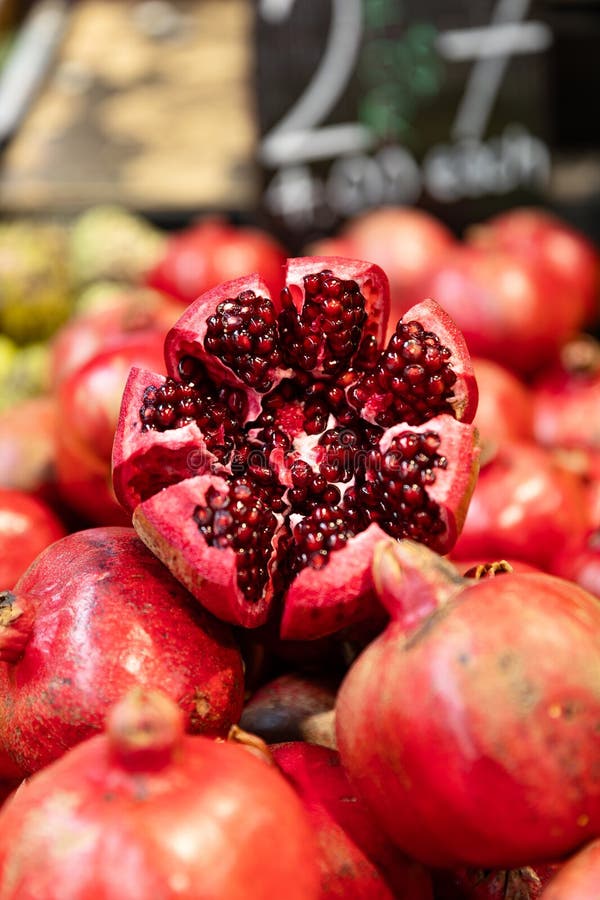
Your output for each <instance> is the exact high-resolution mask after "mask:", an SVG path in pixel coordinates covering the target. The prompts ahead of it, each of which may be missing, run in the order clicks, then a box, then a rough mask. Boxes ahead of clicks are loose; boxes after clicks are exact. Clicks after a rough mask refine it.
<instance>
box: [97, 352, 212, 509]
mask: <svg viewBox="0 0 600 900" xmlns="http://www.w3.org/2000/svg"><path fill="white" fill-rule="evenodd" d="M165 381H166V377H165V376H164V375H157V374H156V373H155V372H151V371H150V370H148V369H142V368H139V367H137V366H134V367H133V368H132V369H131V371H130V373H129V377H128V379H127V383H126V385H125V390H124V392H123V400H122V402H121V411H120V413H119V421H118V423H117V429H116V432H115V439H114V443H113V454H112V475H113V487H114V491H115V494H116V497H117V499H118V501H119V503H120V504H121V506H123V508H124V509H125V510H127V511H128V512H129V513H133V511H134V509H135V507H136V506H137V505H138V503H140V502H141V501H143V500H146V499H147V498H148V497H149V496H152V494H155V493H158V491H160V490H162V488H164V487H168V486H169V485H171V484H176V483H177V482H179V481H181V480H183V479H185V478H191V477H193V476H195V475H202V474H204V473H205V472H208V471H210V469H211V466H212V464H213V463H214V462H215V460H216V457H215V456H214V454H213V453H211V452H210V451H209V450H208V449H207V447H206V442H205V440H204V437H203V435H202V432H201V431H200V429H199V428H198V426H197V425H196V424H195V423H194V422H192V423H191V424H189V425H185V426H183V427H182V428H171V429H169V430H168V431H163V432H160V431H153V430H149V431H144V428H143V424H142V420H141V418H140V407H141V405H142V401H143V396H144V391H145V389H146V388H147V387H161V386H162V385H163V384H164V383H165Z"/></svg>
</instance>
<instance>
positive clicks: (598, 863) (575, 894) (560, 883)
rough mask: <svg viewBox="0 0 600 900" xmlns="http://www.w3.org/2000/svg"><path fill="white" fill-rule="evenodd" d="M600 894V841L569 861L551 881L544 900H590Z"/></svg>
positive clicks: (588, 846)
mask: <svg viewBox="0 0 600 900" xmlns="http://www.w3.org/2000/svg"><path fill="white" fill-rule="evenodd" d="M599 894H600V840H595V841H592V842H591V843H590V844H587V846H585V847H584V848H583V849H582V850H579V851H578V852H577V853H575V854H574V855H573V856H572V857H571V858H570V859H568V860H567V861H566V862H565V863H564V864H563V865H562V866H561V867H560V869H559V871H558V872H557V873H556V875H555V876H554V878H553V879H552V880H551V881H550V883H549V884H548V886H547V887H546V888H545V890H544V892H543V894H542V900H587V898H588V897H589V898H590V900H591V898H592V897H598V896H599Z"/></svg>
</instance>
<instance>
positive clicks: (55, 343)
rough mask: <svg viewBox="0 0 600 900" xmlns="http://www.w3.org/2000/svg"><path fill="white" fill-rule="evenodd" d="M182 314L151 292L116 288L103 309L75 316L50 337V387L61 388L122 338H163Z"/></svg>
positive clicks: (171, 302) (175, 305)
mask: <svg viewBox="0 0 600 900" xmlns="http://www.w3.org/2000/svg"><path fill="white" fill-rule="evenodd" d="M183 311H184V307H183V305H182V304H181V303H179V302H175V301H174V300H173V299H172V298H170V297H165V296H162V295H161V294H158V293H156V292H154V291H149V290H147V289H140V288H122V287H120V286H116V287H115V294H114V297H111V298H110V300H107V301H106V302H105V305H104V306H103V307H102V308H100V309H95V310H92V311H89V312H85V313H80V314H79V315H76V316H75V317H74V318H72V319H71V320H70V321H68V322H67V323H66V324H65V325H63V326H62V328H60V329H59V330H58V332H57V333H56V334H55V336H54V337H53V339H52V344H51V358H50V367H51V378H52V384H53V385H58V384H60V383H61V382H62V381H64V379H65V378H67V376H68V375H70V374H71V372H74V371H75V369H80V368H81V367H82V366H83V365H85V363H86V362H87V361H88V360H90V359H92V357H93V356H96V355H97V354H98V353H101V352H102V351H104V350H107V349H108V348H109V347H110V346H111V345H112V344H113V342H114V343H117V344H118V343H119V342H120V341H121V340H122V339H123V338H124V337H135V336H136V335H137V334H141V335H142V336H143V335H144V334H145V333H146V332H148V331H161V332H162V333H163V335H164V334H166V332H167V330H168V329H169V328H170V327H171V325H172V324H173V323H174V322H175V321H176V319H177V318H178V317H179V316H180V315H181V314H182V313H183Z"/></svg>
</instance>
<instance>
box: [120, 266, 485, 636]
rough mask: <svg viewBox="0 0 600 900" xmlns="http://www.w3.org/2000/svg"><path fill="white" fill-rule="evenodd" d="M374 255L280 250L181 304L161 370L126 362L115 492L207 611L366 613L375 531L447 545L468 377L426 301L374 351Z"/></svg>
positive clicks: (300, 631) (251, 615) (309, 619)
mask: <svg viewBox="0 0 600 900" xmlns="http://www.w3.org/2000/svg"><path fill="white" fill-rule="evenodd" d="M387 309H388V292H387V281H386V278H385V275H384V273H383V272H382V271H381V269H379V268H378V267H377V266H373V265H371V264H369V263H363V262H359V261H354V260H348V259H340V258H324V259H323V258H316V259H314V258H307V259H296V260H290V261H289V263H288V267H287V273H286V288H285V289H284V290H283V291H282V292H281V296H280V297H276V298H273V299H271V298H270V296H269V293H268V291H267V288H266V286H265V285H264V284H263V283H262V281H261V280H260V279H259V278H258V277H257V276H248V277H247V278H243V279H238V280H236V281H234V282H229V283H227V284H224V285H220V286H219V287H218V288H215V289H213V290H212V291H209V292H208V293H207V294H204V295H203V296H201V297H200V298H198V300H197V301H196V302H195V303H193V304H192V305H191V306H190V307H189V308H188V310H187V311H186V312H185V313H184V315H183V316H182V317H181V319H180V320H179V322H178V323H177V324H176V325H175V326H174V327H173V328H172V329H171V331H170V332H169V334H168V335H167V339H166V342H165V359H166V363H167V374H166V376H163V375H158V374H154V373H152V372H149V371H146V370H141V369H134V370H133V371H132V373H131V376H130V378H129V381H128V383H127V386H126V389H125V393H124V397H123V404H122V408H121V415H120V419H119V425H118V429H117V434H116V438H115V445H114V450H113V478H114V485H115V491H116V494H117V496H118V497H119V499H120V500H121V502H122V504H123V505H124V506H125V508H127V509H129V510H132V511H133V516H134V525H135V528H136V530H137V531H138V533H139V534H140V536H141V537H142V539H143V540H144V541H145V543H146V544H147V545H148V546H149V547H150V549H151V550H152V551H153V552H154V553H156V554H157V555H158V556H159V558H160V559H162V560H163V562H165V564H166V565H168V566H169V568H170V569H171V571H172V572H173V573H174V574H175V575H176V576H177V577H178V578H179V579H180V580H181V581H182V582H183V583H184V584H185V585H186V586H187V587H188V588H189V590H191V592H192V593H193V594H194V595H195V596H196V597H197V598H198V600H199V601H200V602H201V603H203V604H204V605H205V606H206V607H207V608H208V609H209V610H210V611H211V612H213V613H214V614H215V615H217V616H219V617H220V618H223V619H225V620H227V621H231V622H233V623H235V624H241V625H244V626H247V627H256V626H259V625H261V624H263V623H264V622H265V621H266V619H267V617H268V613H269V609H270V607H271V606H275V607H276V606H277V604H279V603H280V602H281V601H283V605H284V614H283V619H282V632H281V633H282V636H283V637H284V638H286V639H295V638H301V639H305V638H317V637H320V636H323V635H326V634H329V633H332V632H335V631H338V630H340V629H342V628H343V627H345V626H348V625H349V624H351V623H352V622H355V621H359V620H367V619H370V618H371V617H372V616H373V615H374V614H375V613H377V611H378V609H379V607H378V604H377V603H376V601H375V598H374V594H373V589H372V582H371V576H370V560H371V553H372V546H373V543H374V542H375V541H376V540H378V539H379V538H380V537H381V536H382V535H384V534H385V533H389V534H391V535H392V536H394V537H402V536H404V535H410V536H411V537H413V538H415V539H421V540H423V541H426V542H427V543H429V544H430V545H431V546H434V547H436V549H439V550H443V551H446V550H449V549H450V548H451V546H452V545H453V543H454V541H455V540H456V536H457V534H458V533H459V531H460V527H461V524H462V520H463V518H464V514H465V510H466V505H467V503H468V498H469V495H470V492H471V490H472V487H473V483H474V477H475V473H476V468H477V448H476V447H475V432H474V429H473V427H472V425H471V424H469V423H470V422H471V420H472V418H473V416H474V413H475V408H476V402H477V388H476V385H475V380H474V377H473V372H472V368H471V364H470V361H469V357H468V353H467V351H466V347H465V344H464V340H463V338H462V335H461V334H460V332H459V331H458V330H457V329H456V326H455V325H454V323H453V321H452V320H451V319H450V317H449V316H447V315H446V314H445V313H444V312H443V310H442V309H441V308H440V307H439V306H438V305H437V304H436V303H435V302H433V301H424V302H423V303H420V304H418V305H416V306H415V307H413V308H412V309H411V310H409V312H407V313H406V315H405V316H404V318H403V319H402V320H400V321H399V322H398V324H397V326H396V329H395V332H394V335H393V336H392V338H390V340H389V341H388V342H387V344H386V345H385V346H384V333H385V330H386V320H387Z"/></svg>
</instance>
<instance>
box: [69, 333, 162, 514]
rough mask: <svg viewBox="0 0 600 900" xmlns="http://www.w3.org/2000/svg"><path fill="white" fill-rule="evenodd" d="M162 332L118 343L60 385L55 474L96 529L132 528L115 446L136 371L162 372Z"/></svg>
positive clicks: (75, 506) (113, 342) (72, 504)
mask: <svg viewBox="0 0 600 900" xmlns="http://www.w3.org/2000/svg"><path fill="white" fill-rule="evenodd" d="M163 340H164V333H163V332H162V331H158V330H154V331H144V332H138V333H135V334H133V335H123V336H121V337H120V338H118V339H117V338H116V337H114V338H113V339H112V340H111V341H110V342H109V345H108V346H107V348H106V349H104V350H102V351H100V352H99V353H96V355H95V356H93V357H92V358H91V359H89V360H88V361H87V362H86V363H84V364H83V365H82V366H81V367H80V368H77V369H75V370H74V371H73V372H71V374H70V375H69V376H68V377H67V378H65V380H64V381H63V382H62V383H61V384H60V386H59V388H58V392H57V397H56V404H57V415H58V417H59V421H62V422H68V423H69V427H68V428H58V429H57V432H56V472H57V483H58V490H59V493H60V496H61V498H62V500H63V501H64V503H65V504H67V505H68V506H69V507H71V508H72V509H74V510H75V511H76V512H77V513H78V514H79V515H81V516H83V517H84V518H85V519H86V520H87V522H88V523H90V524H97V525H130V524H131V515H128V514H127V513H126V512H124V511H123V509H122V508H121V506H120V504H119V503H118V502H117V500H116V498H115V496H114V491H113V487H112V479H111V456H112V445H113V439H114V434H115V429H116V426H117V421H118V417H119V408H120V404H121V397H122V395H123V388H124V385H125V383H126V381H127V376H128V374H129V370H130V368H131V366H132V365H136V364H137V365H146V366H158V365H161V363H162V359H163Z"/></svg>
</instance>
